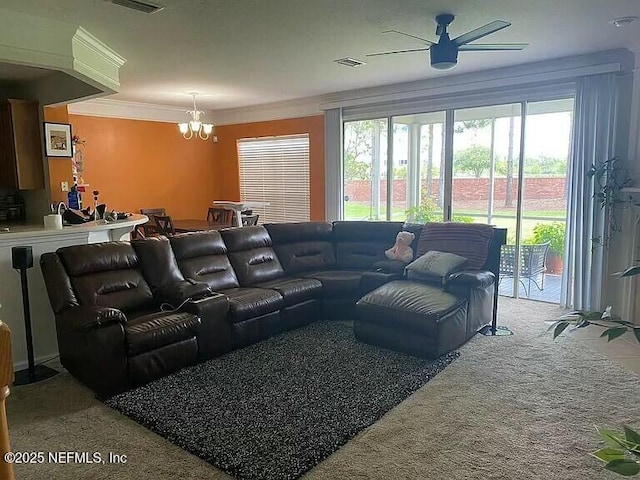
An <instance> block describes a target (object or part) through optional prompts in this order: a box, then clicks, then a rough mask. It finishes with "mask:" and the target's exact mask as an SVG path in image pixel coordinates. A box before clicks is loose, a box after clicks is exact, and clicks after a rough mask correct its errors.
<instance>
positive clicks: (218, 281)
mask: <svg viewBox="0 0 640 480" xmlns="http://www.w3.org/2000/svg"><path fill="white" fill-rule="evenodd" d="M169 241H170V242H171V248H172V249H173V252H174V254H175V256H176V259H177V261H178V266H179V267H180V270H181V271H182V274H183V275H184V277H185V278H190V279H192V280H196V281H198V282H205V283H206V284H207V285H209V287H210V288H211V289H212V290H223V289H225V288H234V287H237V286H239V283H238V278H237V277H236V274H235V272H234V271H233V268H232V267H231V263H230V262H229V258H228V257H227V247H226V245H225V244H224V242H223V241H222V237H221V236H220V233H219V232H216V231H210V232H196V233H186V234H182V235H175V236H173V237H171V238H170V239H169Z"/></svg>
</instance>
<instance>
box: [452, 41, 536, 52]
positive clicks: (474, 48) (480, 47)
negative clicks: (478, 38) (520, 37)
mask: <svg viewBox="0 0 640 480" xmlns="http://www.w3.org/2000/svg"><path fill="white" fill-rule="evenodd" d="M528 46H529V44H528V43H474V44H473V45H461V46H460V47H458V51H460V52H464V51H467V52H497V51H502V50H524V49H525V48H526V47H528Z"/></svg>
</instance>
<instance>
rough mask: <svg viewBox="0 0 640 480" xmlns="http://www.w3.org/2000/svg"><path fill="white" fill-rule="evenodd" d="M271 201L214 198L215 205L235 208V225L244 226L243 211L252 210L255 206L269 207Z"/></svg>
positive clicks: (230, 208) (229, 208) (228, 208)
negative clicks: (237, 200) (238, 200)
mask: <svg viewBox="0 0 640 480" xmlns="http://www.w3.org/2000/svg"><path fill="white" fill-rule="evenodd" d="M269 205H270V204H269V202H253V201H245V202H235V201H230V200H214V201H213V206H214V207H219V208H226V209H227V210H233V211H234V212H235V216H234V217H235V222H234V223H235V226H236V227H241V226H242V212H243V211H244V210H251V209H253V208H263V207H268V206H269Z"/></svg>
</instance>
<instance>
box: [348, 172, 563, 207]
mask: <svg viewBox="0 0 640 480" xmlns="http://www.w3.org/2000/svg"><path fill="white" fill-rule="evenodd" d="M425 186H426V182H425V181H424V180H423V183H422V188H423V189H424V188H425ZM524 188H525V190H524V198H525V199H527V200H538V199H541V200H552V199H558V200H564V197H565V178H564V177H533V178H526V179H525V181H524ZM406 189H407V183H406V180H404V179H395V180H393V201H394V203H404V201H405V200H406V196H407V194H406ZM517 189H518V179H517V178H514V179H513V192H514V193H513V195H514V199H515V197H516V193H517V191H518V190H517ZM506 190H507V179H506V178H504V177H499V178H496V179H495V181H494V192H495V193H494V198H495V199H501V198H504V197H505V195H506ZM431 191H432V192H433V194H434V196H435V195H436V194H437V192H438V179H435V180H434V181H433V182H432V189H431ZM344 194H345V195H347V196H348V197H349V201H353V202H369V201H371V181H370V180H349V181H347V182H346V184H345V191H344ZM453 195H454V199H455V200H458V201H473V200H487V199H488V196H489V179H488V178H454V179H453ZM380 198H381V200H382V201H383V202H384V201H385V199H386V198H387V183H386V182H385V181H382V182H380Z"/></svg>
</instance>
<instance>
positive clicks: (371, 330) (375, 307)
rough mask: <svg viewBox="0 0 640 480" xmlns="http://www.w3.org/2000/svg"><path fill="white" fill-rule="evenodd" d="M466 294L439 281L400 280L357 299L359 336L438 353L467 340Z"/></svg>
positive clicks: (409, 350) (420, 352)
mask: <svg viewBox="0 0 640 480" xmlns="http://www.w3.org/2000/svg"><path fill="white" fill-rule="evenodd" d="M467 307H468V302H467V300H466V299H465V298H463V297H457V296H455V295H452V294H451V293H448V292H445V291H443V289H442V287H441V286H439V285H430V284H428V283H421V282H414V281H409V280H395V281H392V282H389V283H387V284H385V285H383V286H381V287H379V288H377V289H375V290H373V291H372V292H369V293H368V294H366V295H365V296H364V297H362V298H361V299H360V300H358V302H357V303H356V320H355V322H354V327H353V328H354V333H355V336H356V339H358V340H359V341H361V342H364V343H369V344H372V345H376V346H379V347H383V348H388V349H390V350H397V351H400V352H405V353H408V354H409V355H415V356H419V357H425V358H437V357H439V356H441V355H444V354H445V353H447V352H449V351H451V350H453V349H455V348H456V347H459V346H460V345H462V344H463V343H464V342H465V341H466V340H467Z"/></svg>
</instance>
